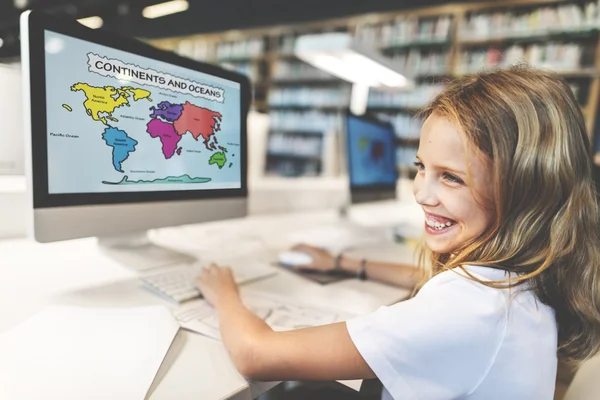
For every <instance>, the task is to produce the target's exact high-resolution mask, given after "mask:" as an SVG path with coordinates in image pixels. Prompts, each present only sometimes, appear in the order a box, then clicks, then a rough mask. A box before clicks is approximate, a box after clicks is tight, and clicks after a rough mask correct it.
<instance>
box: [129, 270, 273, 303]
mask: <svg viewBox="0 0 600 400" xmlns="http://www.w3.org/2000/svg"><path fill="white" fill-rule="evenodd" d="M225 265H227V264H225ZM228 265H229V266H230V267H231V269H232V271H233V276H234V278H235V282H236V283H237V284H243V283H247V282H250V281H254V280H257V279H262V278H266V277H269V276H272V275H275V274H276V273H277V271H276V270H275V268H274V267H270V266H268V265H266V264H264V263H256V262H244V264H243V268H242V267H237V268H236V267H235V265H231V263H229V264H228ZM202 267H204V264H201V263H197V264H187V265H183V266H180V267H169V269H168V270H166V271H162V272H158V273H151V274H148V275H144V276H142V277H140V280H141V281H142V283H143V284H144V287H146V288H147V289H148V290H150V291H152V292H153V293H155V294H157V295H159V296H161V297H164V298H166V299H167V300H170V301H172V302H175V303H182V302H184V301H186V300H191V299H194V298H197V297H201V296H202V294H201V293H200V290H198V288H197V287H196V283H195V279H196V277H197V276H198V275H200V272H201V270H202Z"/></svg>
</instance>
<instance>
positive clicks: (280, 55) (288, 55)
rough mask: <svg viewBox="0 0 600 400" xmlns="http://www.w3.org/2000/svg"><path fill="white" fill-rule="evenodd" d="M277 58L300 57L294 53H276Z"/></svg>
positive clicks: (295, 58) (289, 58) (296, 58)
mask: <svg viewBox="0 0 600 400" xmlns="http://www.w3.org/2000/svg"><path fill="white" fill-rule="evenodd" d="M274 56H275V58H279V59H282V60H298V57H296V55H295V54H294V53H277V52H276V53H275V54H274Z"/></svg>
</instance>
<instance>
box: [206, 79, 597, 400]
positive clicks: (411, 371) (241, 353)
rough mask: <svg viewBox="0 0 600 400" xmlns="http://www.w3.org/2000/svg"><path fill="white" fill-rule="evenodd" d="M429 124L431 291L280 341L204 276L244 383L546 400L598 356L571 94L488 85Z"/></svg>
mask: <svg viewBox="0 0 600 400" xmlns="http://www.w3.org/2000/svg"><path fill="white" fill-rule="evenodd" d="M423 115H424V117H425V118H426V120H425V123H424V125H423V128H422V131H421V137H420V144H419V149H418V153H417V161H416V162H415V165H416V166H417V168H418V174H417V177H416V179H415V181H414V195H415V199H416V201H417V202H418V203H419V204H420V206H421V207H422V208H423V211H424V212H425V221H424V224H425V232H426V233H425V243H426V252H427V253H428V255H429V257H428V258H429V259H430V261H431V262H430V263H429V264H430V265H431V268H430V271H429V273H428V275H429V276H430V277H431V278H430V279H429V280H428V281H427V282H426V283H425V284H424V285H423V286H422V287H421V289H420V290H419V292H418V293H417V295H416V296H415V297H413V298H412V299H410V300H407V301H403V302H400V303H397V304H395V305H393V306H390V307H382V308H380V309H379V310H377V311H376V312H374V313H372V314H370V315H365V316H361V317H357V318H354V319H351V320H349V321H347V322H345V323H337V324H332V325H327V326H321V327H315V328H310V329H302V330H298V331H289V332H274V331H272V330H271V329H270V328H269V326H267V325H266V324H265V323H264V322H263V321H262V320H261V319H259V318H258V317H256V316H254V315H253V314H252V313H251V312H250V311H248V309H247V308H245V307H244V305H243V304H242V302H241V301H240V298H239V295H238V291H237V289H236V286H235V284H234V281H233V279H232V275H231V272H230V271H229V270H228V269H226V268H225V269H223V268H219V267H216V266H213V267H211V268H210V269H207V270H205V271H204V272H203V273H202V275H201V276H200V277H199V278H198V280H197V283H198V286H199V287H200V289H201V290H202V293H203V294H204V297H205V298H206V299H207V300H208V301H209V302H211V303H212V304H213V305H214V306H215V307H216V309H217V310H218V313H219V319H220V328H221V334H222V338H223V343H224V344H225V346H226V347H227V349H228V350H229V352H230V353H231V357H232V359H233V362H234V363H235V365H236V367H237V368H238V369H239V371H240V372H241V373H242V375H244V376H245V377H247V378H251V379H255V380H264V381H274V380H340V379H368V378H375V377H377V378H379V379H380V380H381V382H382V383H383V386H384V393H383V398H386V399H389V398H394V399H427V400H433V399H456V398H461V399H466V398H468V399H482V400H489V399H552V397H553V393H554V382H555V377H556V363H557V355H558V357H562V358H564V359H566V360H568V361H571V362H573V363H576V362H579V361H582V360H585V359H587V358H589V357H591V356H592V355H594V354H595V353H597V352H598V350H599V349H600V280H599V277H600V251H599V247H598V246H599V243H600V237H599V230H598V218H599V216H600V215H599V209H598V204H597V200H596V193H595V190H594V185H593V181H592V171H591V161H590V160H591V154H590V143H589V139H588V137H587V134H586V129H585V125H584V120H583V116H582V113H581V110H580V108H579V106H578V104H577V101H576V99H575V97H574V96H573V93H572V92H571V89H570V88H569V86H568V85H567V84H566V83H565V81H564V80H563V79H561V78H560V77H559V76H558V75H557V74H554V73H551V72H546V71H541V70H536V69H530V68H526V67H513V68H511V69H508V70H501V71H495V72H490V73H481V74H477V75H471V76H466V77H463V78H460V79H457V80H455V81H453V82H452V83H450V84H449V85H448V86H447V87H446V88H445V90H444V91H443V92H442V93H441V94H439V95H438V96H437V97H436V98H435V99H434V100H433V101H432V102H431V103H430V104H429V105H428V106H427V107H426V108H425V110H424V111H423ZM365 272H366V275H367V278H368V277H369V272H370V271H369V265H367V267H366V271H365Z"/></svg>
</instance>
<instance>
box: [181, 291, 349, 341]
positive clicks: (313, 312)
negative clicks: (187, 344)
mask: <svg viewBox="0 0 600 400" xmlns="http://www.w3.org/2000/svg"><path fill="white" fill-rule="evenodd" d="M242 301H243V302H244V304H245V305H246V306H247V307H248V308H249V309H250V310H251V311H252V312H253V313H254V314H256V315H258V316H259V317H260V318H261V319H263V320H264V321H265V322H266V323H267V324H268V325H269V326H270V327H271V328H273V329H274V330H276V331H285V330H292V329H301V328H307V327H311V326H319V325H326V324H332V323H334V322H340V321H345V320H346V319H348V317H350V315H349V314H347V313H343V312H340V311H334V310H326V309H317V308H314V307H309V306H306V305H302V304H298V303H293V302H290V301H288V300H287V299H282V298H280V297H278V296H273V295H266V294H261V293H246V294H243V295H242ZM174 314H175V317H176V318H177V320H178V321H179V324H180V325H181V327H183V328H186V329H189V330H191V331H194V332H198V333H201V334H203V335H206V336H209V337H212V338H213V339H217V340H221V334H220V332H219V320H218V318H217V314H216V311H215V309H214V308H213V307H212V306H211V305H209V304H208V303H207V302H206V301H205V300H194V301H191V302H188V303H185V304H183V305H181V306H180V307H178V308H177V309H176V310H175V311H174Z"/></svg>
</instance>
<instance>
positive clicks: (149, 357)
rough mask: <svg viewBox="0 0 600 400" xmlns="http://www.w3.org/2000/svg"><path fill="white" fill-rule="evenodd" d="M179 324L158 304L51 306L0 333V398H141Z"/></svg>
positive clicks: (146, 391)
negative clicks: (141, 305)
mask: <svg viewBox="0 0 600 400" xmlns="http://www.w3.org/2000/svg"><path fill="white" fill-rule="evenodd" d="M178 329H179V326H178V324H177V321H175V319H174V318H173V316H172V315H171V313H170V312H169V310H168V309H166V308H165V307H162V306H153V307H140V308H115V309H97V308H81V307H67V306H53V307H50V308H47V309H46V310H44V311H42V312H41V313H39V314H36V315H35V316H33V317H32V318H30V319H29V320H27V321H25V322H24V323H22V324H21V325H19V326H17V327H15V328H14V329H12V330H11V331H9V332H7V333H5V334H3V335H1V336H0V355H1V356H0V399H11V400H33V399H36V400H37V399H61V400H81V399H86V400H106V399H131V400H137V399H139V400H143V399H144V398H145V397H146V395H147V393H148V389H149V388H150V386H151V385H152V382H153V380H154V377H155V375H156V373H157V371H158V370H159V367H160V365H161V363H162V362H163V359H164V357H165V355H166V354H167V351H168V350H169V347H170V346H171V343H172V341H173V339H174V337H175V335H176V334H177V331H178Z"/></svg>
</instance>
